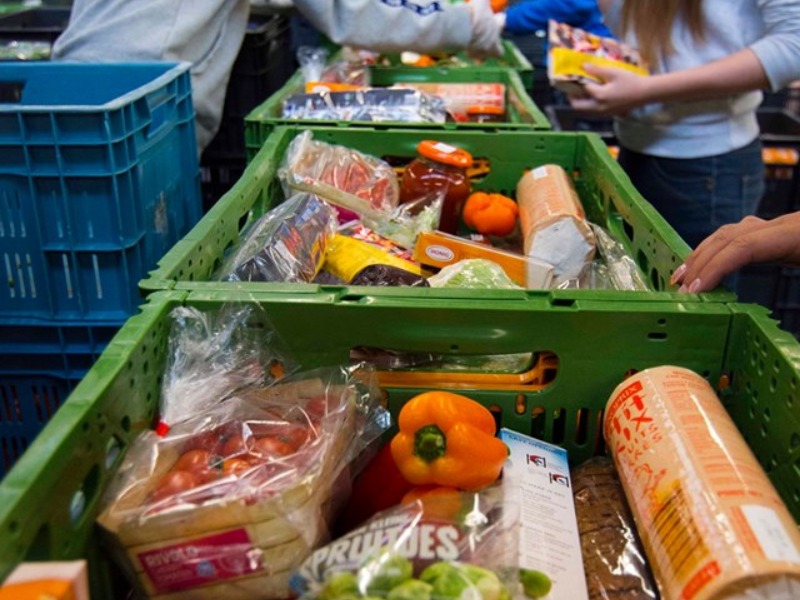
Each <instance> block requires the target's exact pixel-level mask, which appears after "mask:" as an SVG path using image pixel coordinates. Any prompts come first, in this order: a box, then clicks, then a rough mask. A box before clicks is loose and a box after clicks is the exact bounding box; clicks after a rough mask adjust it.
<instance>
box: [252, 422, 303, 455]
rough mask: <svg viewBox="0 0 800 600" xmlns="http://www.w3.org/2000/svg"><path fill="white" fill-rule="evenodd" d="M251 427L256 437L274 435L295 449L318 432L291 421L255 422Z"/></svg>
mask: <svg viewBox="0 0 800 600" xmlns="http://www.w3.org/2000/svg"><path fill="white" fill-rule="evenodd" d="M251 428H252V431H253V435H255V436H256V437H263V436H270V437H274V438H276V439H278V440H280V441H281V442H283V443H285V444H288V445H290V446H291V447H292V449H293V450H295V451H297V450H299V449H300V448H301V447H302V446H303V445H304V444H305V443H306V442H308V441H309V440H310V439H312V437H316V432H315V431H314V430H313V429H311V428H310V427H308V426H307V425H302V424H300V423H292V422H290V421H283V422H270V423H254V424H252V425H251Z"/></svg>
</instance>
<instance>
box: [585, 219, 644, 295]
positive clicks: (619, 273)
mask: <svg viewBox="0 0 800 600" xmlns="http://www.w3.org/2000/svg"><path fill="white" fill-rule="evenodd" d="M590 226H591V228H592V231H594V237H595V240H596V242H597V249H598V251H599V254H600V256H602V258H603V260H604V261H605V264H606V267H607V269H608V276H609V279H610V280H611V282H612V284H613V289H615V290H630V291H638V292H646V291H648V287H647V283H646V282H645V280H644V278H643V277H642V275H641V273H640V271H639V267H638V266H637V265H636V261H634V260H633V258H631V257H630V256H629V255H628V253H627V252H625V248H624V247H623V246H622V244H620V243H619V242H618V241H617V240H615V239H614V238H612V237H611V236H610V235H609V234H608V232H607V231H606V230H605V229H603V228H602V227H599V226H598V225H595V224H593V223H590Z"/></svg>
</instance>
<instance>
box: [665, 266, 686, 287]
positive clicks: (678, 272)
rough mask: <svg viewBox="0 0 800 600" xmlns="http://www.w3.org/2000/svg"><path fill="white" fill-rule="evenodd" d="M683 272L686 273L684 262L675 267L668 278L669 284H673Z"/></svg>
mask: <svg viewBox="0 0 800 600" xmlns="http://www.w3.org/2000/svg"><path fill="white" fill-rule="evenodd" d="M684 273H686V264H682V265H681V266H680V267H678V268H677V269H675V272H674V273H673V274H672V277H670V278H669V282H670V284H671V285H675V283H676V282H677V281H678V280H679V279H680V278H681V277H683V275H684Z"/></svg>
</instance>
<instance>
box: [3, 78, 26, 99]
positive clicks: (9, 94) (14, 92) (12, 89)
mask: <svg viewBox="0 0 800 600" xmlns="http://www.w3.org/2000/svg"><path fill="white" fill-rule="evenodd" d="M24 90H25V82H24V81H2V82H0V103H3V104H19V103H20V102H22V94H23V92H24Z"/></svg>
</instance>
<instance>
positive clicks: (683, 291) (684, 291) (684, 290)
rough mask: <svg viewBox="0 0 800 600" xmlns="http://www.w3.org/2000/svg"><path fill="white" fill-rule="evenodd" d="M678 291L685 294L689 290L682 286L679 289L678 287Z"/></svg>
mask: <svg viewBox="0 0 800 600" xmlns="http://www.w3.org/2000/svg"><path fill="white" fill-rule="evenodd" d="M678 291H679V292H680V293H681V294H685V293H686V292H688V291H689V288H687V287H686V286H685V285H682V286H681V287H679V288H678Z"/></svg>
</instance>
